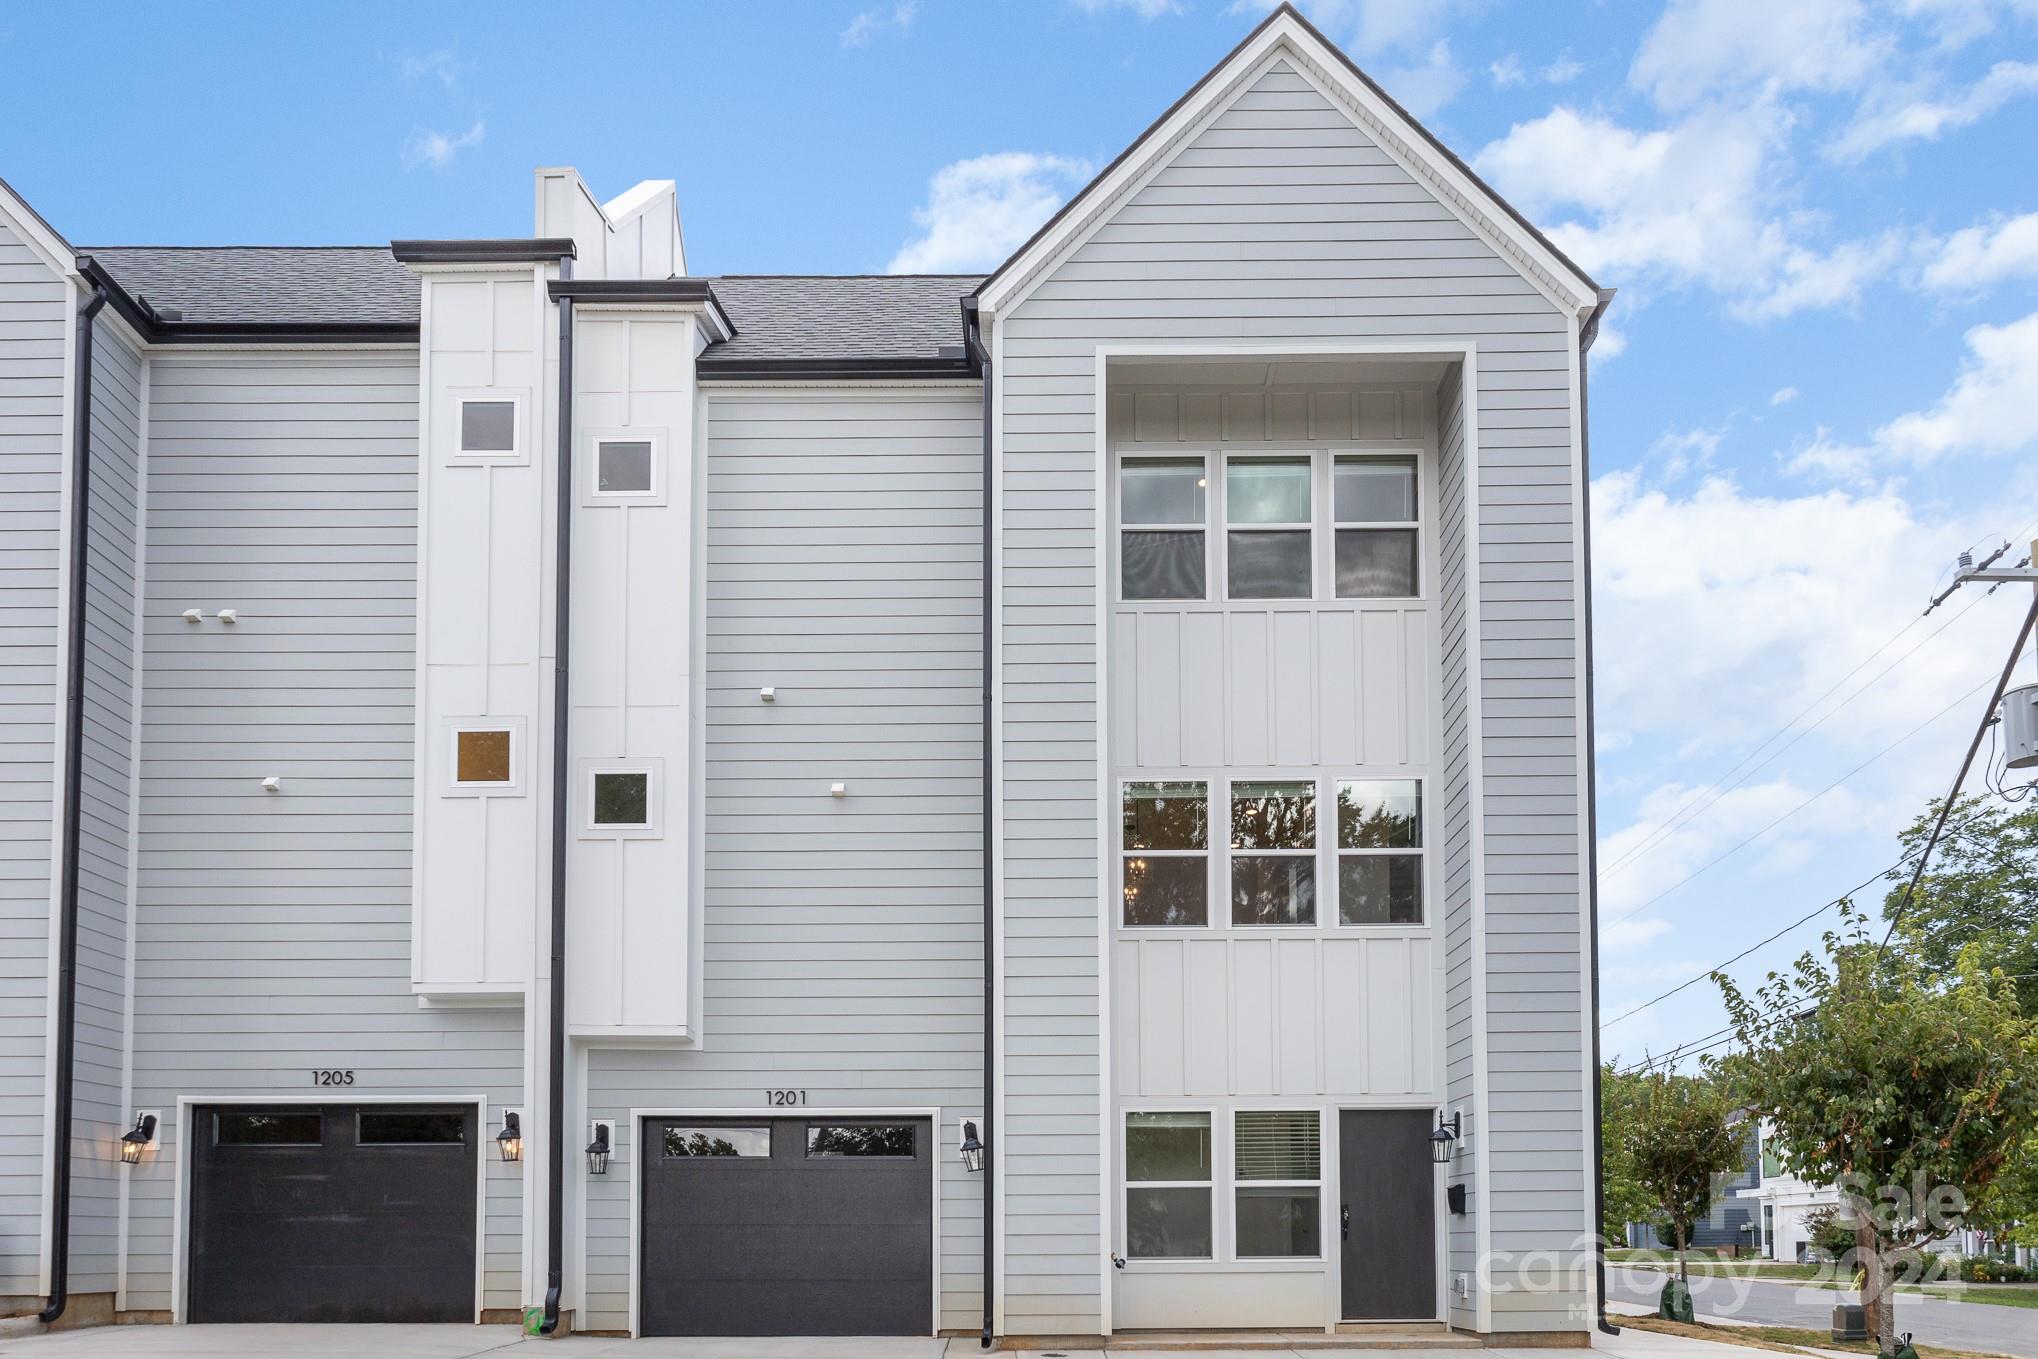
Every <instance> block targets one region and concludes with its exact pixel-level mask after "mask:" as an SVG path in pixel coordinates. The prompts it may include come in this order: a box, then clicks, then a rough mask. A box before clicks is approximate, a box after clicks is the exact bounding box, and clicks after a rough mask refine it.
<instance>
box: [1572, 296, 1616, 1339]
mask: <svg viewBox="0 0 2038 1359" xmlns="http://www.w3.org/2000/svg"><path fill="white" fill-rule="evenodd" d="M1612 301H1613V289H1611V288H1601V289H1600V290H1599V304H1598V305H1597V306H1595V307H1594V308H1593V309H1592V315H1590V316H1588V317H1586V318H1585V324H1584V325H1583V326H1581V327H1579V330H1578V515H1579V526H1578V537H1579V543H1580V545H1581V546H1582V548H1583V552H1582V566H1583V569H1584V572H1585V579H1584V580H1583V581H1582V582H1581V583H1580V591H1579V593H1580V594H1582V595H1583V596H1584V600H1585V618H1584V624H1585V654H1584V661H1585V913H1586V918H1587V923H1588V927H1589V929H1590V932H1591V939H1590V941H1589V947H1590V948H1591V949H1592V1168H1593V1170H1594V1172H1595V1175H1596V1181H1595V1183H1594V1184H1593V1186H1592V1212H1593V1220H1592V1240H1593V1242H1594V1245H1593V1252H1592V1253H1593V1268H1594V1269H1595V1270H1596V1271H1597V1272H1598V1275H1599V1286H1598V1289H1597V1292H1598V1302H1599V1329H1600V1330H1601V1331H1602V1332H1603V1333H1605V1334H1607V1335H1619V1334H1620V1327H1618V1326H1616V1325H1614V1324H1613V1323H1612V1322H1611V1321H1608V1320H1607V1319H1606V1230H1605V1227H1606V1107H1605V1103H1604V1101H1605V1098H1606V1092H1605V1091H1604V1089H1603V1088H1602V1087H1603V1086H1604V1085H1605V1081H1604V1080H1603V1079H1602V1077H1603V1073H1604V1070H1605V1067H1604V1064H1603V1063H1602V1062H1601V1060H1600V1055H1599V749H1598V743H1597V736H1596V733H1595V719H1594V716H1593V697H1592V421H1591V419H1590V418H1589V417H1590V412H1591V406H1590V403H1588V402H1587V400H1586V398H1585V373H1586V364H1585V356H1586V354H1587V353H1588V352H1589V351H1590V350H1591V348H1592V342H1593V341H1594V340H1596V339H1598V338H1599V318H1600V317H1601V316H1604V315H1605V314H1606V309H1607V306H1608V304H1610V303H1611V302H1612Z"/></svg>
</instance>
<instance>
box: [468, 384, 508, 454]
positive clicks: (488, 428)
mask: <svg viewBox="0 0 2038 1359" xmlns="http://www.w3.org/2000/svg"><path fill="white" fill-rule="evenodd" d="M517 423H518V422H517V402H516V400H515V399H514V398H512V397H467V398H464V399H462V400H461V402H460V451H461V452H462V453H515V452H516V451H517Z"/></svg>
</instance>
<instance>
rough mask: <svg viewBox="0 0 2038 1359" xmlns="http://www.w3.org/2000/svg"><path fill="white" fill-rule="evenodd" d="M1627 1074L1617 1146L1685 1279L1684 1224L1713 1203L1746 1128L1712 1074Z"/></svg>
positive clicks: (1741, 1154) (1738, 1158) (1742, 1150)
mask: <svg viewBox="0 0 2038 1359" xmlns="http://www.w3.org/2000/svg"><path fill="white" fill-rule="evenodd" d="M1628 1079H1629V1080H1631V1081H1632V1082H1633V1085H1632V1087H1630V1089H1629V1093H1628V1107H1627V1110H1626V1119H1625V1122H1624V1123H1623V1125H1622V1127H1621V1129H1620V1140H1621V1144H1622V1145H1621V1152H1622V1155H1623V1156H1625V1157H1626V1158H1627V1159H1628V1163H1629V1164H1630V1165H1631V1166H1632V1167H1633V1175H1634V1180H1635V1183H1636V1184H1637V1185H1638V1186H1640V1188H1641V1190H1642V1191H1643V1192H1644V1193H1645V1194H1646V1195H1647V1197H1648V1199H1649V1203H1650V1212H1649V1217H1650V1219H1651V1220H1652V1221H1654V1222H1657V1223H1659V1224H1660V1225H1662V1226H1663V1227H1665V1228H1667V1229H1668V1233H1669V1236H1670V1242H1671V1244H1672V1245H1673V1246H1675V1247H1676V1249H1677V1273H1678V1277H1679V1278H1680V1279H1685V1278H1687V1277H1688V1275H1687V1271H1686V1260H1685V1252H1686V1250H1687V1249H1688V1248H1689V1247H1690V1245H1691V1230H1692V1228H1693V1227H1695V1226H1696V1225H1697V1224H1698V1223H1699V1222H1700V1221H1702V1220H1703V1219H1704V1217H1705V1215H1706V1214H1707V1213H1709V1212H1711V1211H1712V1204H1713V1198H1714V1196H1715V1195H1716V1194H1718V1192H1719V1187H1720V1183H1721V1181H1722V1180H1723V1179H1724V1178H1725V1176H1727V1175H1728V1174H1729V1173H1731V1172H1733V1171H1735V1170H1738V1169H1740V1167H1741V1164H1742V1162H1743V1159H1744V1158H1745V1156H1746V1154H1747V1133H1748V1129H1747V1128H1746V1127H1744V1126H1742V1125H1741V1124H1740V1122H1739V1121H1738V1120H1737V1119H1736V1117H1735V1114H1736V1110H1735V1107H1734V1102H1733V1100H1732V1099H1731V1098H1730V1097H1729V1096H1728V1094H1727V1092H1726V1091H1725V1090H1724V1089H1722V1088H1721V1087H1720V1086H1719V1084H1718V1083H1717V1082H1715V1081H1712V1080H1709V1079H1707V1078H1705V1077H1703V1076H1681V1075H1677V1074H1675V1073H1672V1072H1668V1071H1648V1072H1642V1073H1639V1074H1637V1075H1634V1076H1631V1077H1629V1078H1628Z"/></svg>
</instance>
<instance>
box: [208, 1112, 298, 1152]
mask: <svg viewBox="0 0 2038 1359" xmlns="http://www.w3.org/2000/svg"><path fill="white" fill-rule="evenodd" d="M324 1134H325V1128H324V1119H323V1118H322V1117H320V1115H319V1114H318V1113H317V1112H316V1111H313V1112H297V1111H294V1110H293V1111H289V1112H283V1113H253V1112H242V1111H240V1110H233V1111H230V1112H228V1111H222V1112H220V1113H217V1114H214V1115H213V1116H212V1137H213V1141H214V1142H215V1143H216V1144H217V1145H219V1146H222V1147H316V1146H319V1145H321V1144H322V1143H323V1142H324V1140H325V1138H324Z"/></svg>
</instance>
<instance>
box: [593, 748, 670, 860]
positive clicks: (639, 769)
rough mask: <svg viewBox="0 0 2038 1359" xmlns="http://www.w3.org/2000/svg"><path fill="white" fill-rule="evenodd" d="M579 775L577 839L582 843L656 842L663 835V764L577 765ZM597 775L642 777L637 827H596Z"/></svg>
mask: <svg viewBox="0 0 2038 1359" xmlns="http://www.w3.org/2000/svg"><path fill="white" fill-rule="evenodd" d="M578 772H579V775H580V794H579V796H580V838H581V839H583V840H656V839H660V838H662V837H663V836H664V834H665V761H664V760H662V759H657V758H653V757H646V758H643V759H634V760H632V759H599V760H581V761H579V762H578ZM597 774H642V775H644V776H645V780H646V786H645V799H644V812H645V816H646V818H647V819H646V821H645V822H644V824H643V825H640V826H612V825H598V824H596V822H595V819H594V780H595V776H596V775H597Z"/></svg>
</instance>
